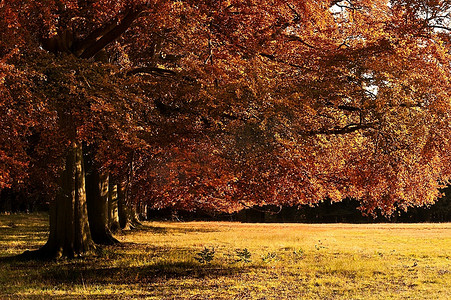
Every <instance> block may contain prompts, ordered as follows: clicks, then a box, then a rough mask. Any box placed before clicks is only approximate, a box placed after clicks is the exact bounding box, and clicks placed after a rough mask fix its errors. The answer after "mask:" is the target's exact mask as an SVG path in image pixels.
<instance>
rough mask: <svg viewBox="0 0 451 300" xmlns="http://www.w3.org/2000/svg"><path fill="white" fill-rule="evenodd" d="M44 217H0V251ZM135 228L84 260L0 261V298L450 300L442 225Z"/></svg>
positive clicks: (450, 241) (450, 246)
mask: <svg viewBox="0 0 451 300" xmlns="http://www.w3.org/2000/svg"><path fill="white" fill-rule="evenodd" d="M46 221H47V217H46V215H13V216H0V243H1V244H0V257H6V256H11V255H14V254H19V253H21V252H22V251H23V250H25V249H27V248H34V247H36V246H38V245H40V244H41V245H42V244H43V243H44V242H45V236H46V230H47V225H46ZM144 225H145V226H144V227H143V228H142V230H137V231H130V232H125V233H123V234H121V235H119V236H118V239H119V240H121V242H122V243H121V244H120V245H117V246H111V247H104V248H103V249H101V250H99V251H98V252H97V253H96V255H93V256H90V257H87V258H84V259H73V260H59V261H52V262H40V261H28V262H26V261H14V260H9V259H2V260H1V261H0V264H1V265H0V267H1V270H2V271H1V272H0V299H9V298H11V299H48V298H50V297H52V298H58V299H135V298H136V299H142V298H148V299H451V224H450V223H445V224H358V225H356V224H314V225H313V224H312V225H310V224H308V225H307V224H240V223H228V222H189V223H174V222H148V223H145V224H144ZM205 247H207V248H208V249H213V248H214V250H215V253H214V257H213V260H211V262H210V263H206V264H202V263H199V262H198V261H197V260H196V259H195V257H197V256H198V255H197V253H199V252H200V251H201V250H202V249H204V248H205ZM242 249H247V250H248V251H249V253H250V254H251V257H250V260H251V261H250V262H244V259H243V257H239V256H238V255H237V252H236V251H237V250H242ZM240 258H241V260H240Z"/></svg>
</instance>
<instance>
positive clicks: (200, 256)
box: [194, 247, 215, 264]
mask: <svg viewBox="0 0 451 300" xmlns="http://www.w3.org/2000/svg"><path fill="white" fill-rule="evenodd" d="M214 257H215V248H213V247H212V248H211V249H209V248H207V247H205V248H204V249H203V250H202V251H199V252H197V253H196V256H195V257H194V259H195V260H197V261H198V262H199V263H201V264H208V263H210V262H211V261H212V260H213V258H214Z"/></svg>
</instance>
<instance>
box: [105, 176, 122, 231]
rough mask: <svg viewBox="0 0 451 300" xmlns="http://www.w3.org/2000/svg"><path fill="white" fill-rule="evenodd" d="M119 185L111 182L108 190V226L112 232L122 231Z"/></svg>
mask: <svg viewBox="0 0 451 300" xmlns="http://www.w3.org/2000/svg"><path fill="white" fill-rule="evenodd" d="M117 194H118V191H117V184H113V181H112V180H110V183H109V188H108V226H109V228H110V230H111V231H112V232H117V231H118V230H119V229H120V226H119V215H118V199H117Z"/></svg>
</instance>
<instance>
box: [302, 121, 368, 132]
mask: <svg viewBox="0 0 451 300" xmlns="http://www.w3.org/2000/svg"><path fill="white" fill-rule="evenodd" d="M376 124H377V123H366V124H357V123H351V124H348V125H346V126H345V127H334V128H332V129H329V128H323V129H318V130H311V131H307V132H303V134H306V135H319V134H325V135H334V134H335V135H339V134H347V133H352V132H355V131H358V130H364V129H370V128H374V126H375V125H376Z"/></svg>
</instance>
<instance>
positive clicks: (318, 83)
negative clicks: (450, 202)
mask: <svg viewBox="0 0 451 300" xmlns="http://www.w3.org/2000/svg"><path fill="white" fill-rule="evenodd" d="M450 11H451V3H450V1H448V0H408V1H396V0H394V1H388V0H360V1H359V0H357V1H351V0H348V1H336V0H334V1H317V0H316V1H310V0H308V1H277V0H272V1H263V0H248V1H244V0H236V1H235V0H231V1H208V0H204V1H190V0H187V1H169V0H153V1H152V0H151V1H138V0H136V1H109V0H101V1H87V0H86V1H81V0H80V1H75V0H73V1H63V0H61V1H57V0H48V1H18V0H8V1H1V2H0V90H1V98H0V103H1V104H0V140H1V145H0V188H5V187H10V186H15V185H23V184H26V183H27V182H30V181H36V180H37V181H42V180H44V181H45V182H46V183H47V184H44V185H43V186H47V187H52V186H56V184H55V182H56V178H57V177H58V170H61V169H62V168H63V166H64V153H65V151H67V149H68V147H69V146H70V143H71V141H74V140H76V141H82V142H84V143H85V144H86V145H90V146H91V147H93V148H94V149H95V160H96V164H97V166H98V167H99V168H101V169H103V170H109V172H111V173H112V174H116V175H115V176H118V177H120V176H122V177H124V176H125V177H127V178H128V179H129V183H130V186H131V191H130V193H132V194H133V199H136V200H137V201H141V202H147V203H149V204H151V205H153V206H155V207H167V206H174V207H179V208H184V209H198V208H202V209H212V210H226V211H231V210H237V209H240V208H242V207H244V206H251V205H264V204H284V205H298V204H314V203H317V202H319V201H322V200H324V199H326V198H329V199H331V200H333V201H340V200H342V199H344V198H345V197H352V198H355V199H359V200H360V201H361V204H362V208H363V209H365V210H366V211H367V212H369V213H372V212H375V210H376V209H380V210H381V211H382V212H383V213H386V214H390V213H392V212H393V211H395V210H396V209H406V208H408V207H409V206H418V205H427V204H430V203H433V202H434V201H435V200H436V199H437V197H438V196H439V188H440V187H443V186H444V185H446V184H447V183H448V182H449V180H450V178H451V140H450V139H451V124H450V122H451V115H450V114H451V98H450V95H451V87H450V76H451V72H450V67H451V64H450V56H451V53H450V41H451V40H450V29H451V25H450Z"/></svg>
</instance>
